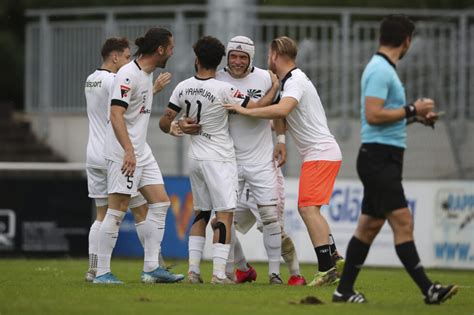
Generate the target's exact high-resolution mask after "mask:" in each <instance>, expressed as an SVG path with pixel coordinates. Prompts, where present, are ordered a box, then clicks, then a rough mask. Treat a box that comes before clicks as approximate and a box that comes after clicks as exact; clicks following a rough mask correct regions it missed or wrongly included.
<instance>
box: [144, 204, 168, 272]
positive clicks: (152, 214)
mask: <svg viewBox="0 0 474 315" xmlns="http://www.w3.org/2000/svg"><path fill="white" fill-rule="evenodd" d="M169 206H170V203H169V202H159V203H153V204H149V205H148V214H147V216H146V220H145V230H146V232H145V233H144V234H145V237H144V239H145V246H144V252H145V257H144V263H143V271H145V272H150V271H153V270H155V269H156V268H158V266H159V263H158V255H159V254H160V250H161V241H162V240H163V235H164V234H165V221H166V213H167V212H168V208H169Z"/></svg>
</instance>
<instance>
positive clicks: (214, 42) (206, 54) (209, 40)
mask: <svg viewBox="0 0 474 315" xmlns="http://www.w3.org/2000/svg"><path fill="white" fill-rule="evenodd" d="M193 50H194V53H195V54H196V57H197V59H198V60H199V64H200V65H201V66H202V67H204V68H206V69H217V66H218V65H219V64H220V63H221V60H222V57H224V56H225V47H224V45H223V44H222V43H221V41H220V40H218V39H217V38H215V37H212V36H204V37H201V38H200V39H198V41H197V42H196V43H195V44H194V45H193Z"/></svg>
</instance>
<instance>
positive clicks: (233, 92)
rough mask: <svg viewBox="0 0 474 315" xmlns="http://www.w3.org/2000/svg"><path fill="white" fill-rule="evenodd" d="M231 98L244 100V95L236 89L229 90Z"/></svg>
mask: <svg viewBox="0 0 474 315" xmlns="http://www.w3.org/2000/svg"><path fill="white" fill-rule="evenodd" d="M231 91H232V96H233V97H237V98H245V95H244V94H242V92H240V91H239V90H238V89H234V88H231Z"/></svg>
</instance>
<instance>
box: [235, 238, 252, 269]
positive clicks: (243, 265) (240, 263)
mask: <svg viewBox="0 0 474 315" xmlns="http://www.w3.org/2000/svg"><path fill="white" fill-rule="evenodd" d="M234 264H235V267H236V268H237V269H239V270H240V271H247V270H249V267H247V259H246V258H245V254H244V251H243V250H242V245H241V244H240V241H239V239H238V238H237V237H236V238H235V242H234Z"/></svg>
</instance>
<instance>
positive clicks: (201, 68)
mask: <svg viewBox="0 0 474 315" xmlns="http://www.w3.org/2000/svg"><path fill="white" fill-rule="evenodd" d="M193 49H194V53H195V55H196V60H195V66H196V69H197V72H196V75H195V76H194V77H191V78H189V79H187V80H184V81H182V82H181V83H179V84H178V85H177V86H176V88H175V90H174V91H173V94H172V95H171V98H170V102H169V105H168V108H167V109H166V110H165V113H164V114H163V116H162V117H161V119H160V128H161V129H162V130H163V131H164V132H168V130H169V128H170V126H171V123H172V122H173V120H174V118H175V117H176V116H177V114H178V113H179V112H180V111H181V110H183V109H184V112H185V113H184V117H183V118H181V119H180V120H179V126H180V127H181V130H182V131H183V132H184V133H186V134H190V135H191V145H190V147H189V152H188V157H189V167H190V181H191V190H192V194H193V201H194V209H195V219H194V222H193V226H192V228H191V232H190V235H191V236H190V239H193V237H194V236H199V237H201V238H200V239H201V240H202V242H204V236H205V232H206V230H205V229H206V226H207V223H208V222H209V219H210V215H211V210H214V211H215V213H216V217H217V221H216V224H215V225H214V226H213V228H214V238H213V275H212V280H211V283H213V284H233V283H234V281H233V280H232V279H231V278H229V277H227V275H226V273H225V266H226V263H227V258H228V256H229V250H230V240H231V225H232V218H233V211H234V209H235V206H236V202H237V167H236V162H235V151H234V143H233V141H232V138H231V137H230V134H229V126H228V111H227V110H226V109H225V108H224V107H223V104H224V103H227V102H233V103H238V104H239V106H242V107H245V106H250V107H254V106H260V104H270V102H271V99H272V98H273V97H274V95H273V96H272V95H269V96H266V97H263V98H262V99H261V100H260V101H259V103H256V102H253V101H251V100H250V98H249V97H248V96H245V95H244V94H242V93H241V92H240V91H239V90H238V89H237V88H235V87H233V86H232V85H231V84H229V83H226V82H222V81H217V80H216V79H215V77H216V70H217V66H218V65H219V63H220V62H221V60H222V57H223V56H225V47H224V45H222V43H221V42H220V41H219V40H218V39H216V38H214V37H211V36H205V37H202V38H200V39H199V40H198V41H197V42H196V43H195V44H194V46H193ZM260 102H261V103H260ZM198 245H199V246H201V244H198ZM202 245H203V244H202ZM193 246H194V244H193V243H191V242H190V246H189V252H190V257H189V262H190V265H189V274H188V275H189V280H190V282H191V283H197V282H199V283H202V282H203V281H202V278H201V275H200V268H199V262H200V259H201V256H199V257H196V256H195V255H194V248H193ZM201 254H202V251H201Z"/></svg>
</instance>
